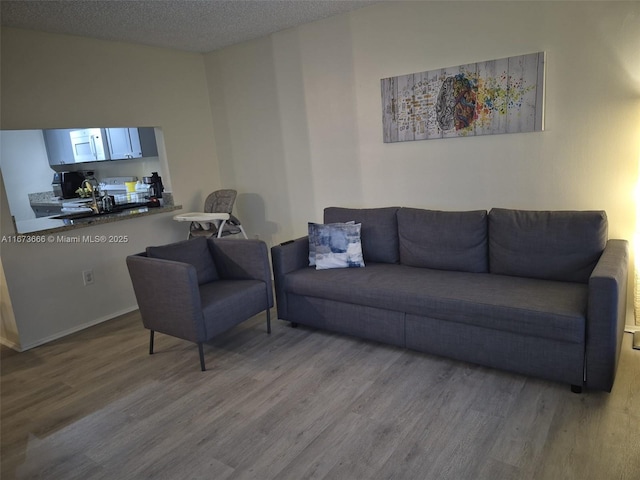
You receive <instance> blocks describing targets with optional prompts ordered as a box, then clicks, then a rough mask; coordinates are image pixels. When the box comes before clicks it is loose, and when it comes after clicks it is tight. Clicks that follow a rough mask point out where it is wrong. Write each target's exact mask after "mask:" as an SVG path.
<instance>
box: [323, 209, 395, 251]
mask: <svg viewBox="0 0 640 480" xmlns="http://www.w3.org/2000/svg"><path fill="white" fill-rule="evenodd" d="M397 211H398V207H384V208H341V207H327V208H325V209H324V223H346V222H350V221H354V222H355V223H361V224H362V227H361V232H360V239H361V242H362V255H363V257H364V261H365V263H366V262H381V263H398V261H399V254H398V222H397V219H396V212H397Z"/></svg>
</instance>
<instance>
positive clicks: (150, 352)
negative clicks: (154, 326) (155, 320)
mask: <svg viewBox="0 0 640 480" xmlns="http://www.w3.org/2000/svg"><path fill="white" fill-rule="evenodd" d="M150 332H151V333H150V335H149V355H153V330H151V331H150Z"/></svg>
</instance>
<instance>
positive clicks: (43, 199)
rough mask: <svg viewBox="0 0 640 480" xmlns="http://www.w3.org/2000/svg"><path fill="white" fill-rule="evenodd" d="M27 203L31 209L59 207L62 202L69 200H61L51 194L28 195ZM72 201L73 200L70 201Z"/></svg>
mask: <svg viewBox="0 0 640 480" xmlns="http://www.w3.org/2000/svg"><path fill="white" fill-rule="evenodd" d="M28 195H29V203H30V204H31V206H32V207H51V206H54V207H61V206H62V202H69V201H70V200H62V199H61V198H60V197H56V196H54V195H53V192H38V193H29V194H28ZM72 200H73V199H72Z"/></svg>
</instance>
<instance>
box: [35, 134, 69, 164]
mask: <svg viewBox="0 0 640 480" xmlns="http://www.w3.org/2000/svg"><path fill="white" fill-rule="evenodd" d="M69 132H71V129H61V128H58V129H51V130H43V131H42V134H43V136H44V144H45V147H46V148H47V157H48V158H49V165H69V164H74V163H75V158H74V156H73V148H72V146H71V137H69Z"/></svg>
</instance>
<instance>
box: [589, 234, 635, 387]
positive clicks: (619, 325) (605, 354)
mask: <svg viewBox="0 0 640 480" xmlns="http://www.w3.org/2000/svg"><path fill="white" fill-rule="evenodd" d="M628 269H629V243H628V242H627V241H626V240H609V241H608V242H607V245H606V247H605V249H604V252H603V253H602V256H601V257H600V260H599V261H598V263H597V264H596V267H595V268H594V270H593V273H592V274H591V277H590V279H589V307H588V312H587V332H586V334H587V337H586V351H585V381H586V386H587V388H590V389H596V390H604V391H607V392H610V391H611V387H612V386H613V380H614V378H615V374H616V368H617V366H618V358H619V357H620V349H621V346H622V335H623V333H624V325H625V321H626V314H627V275H628Z"/></svg>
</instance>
